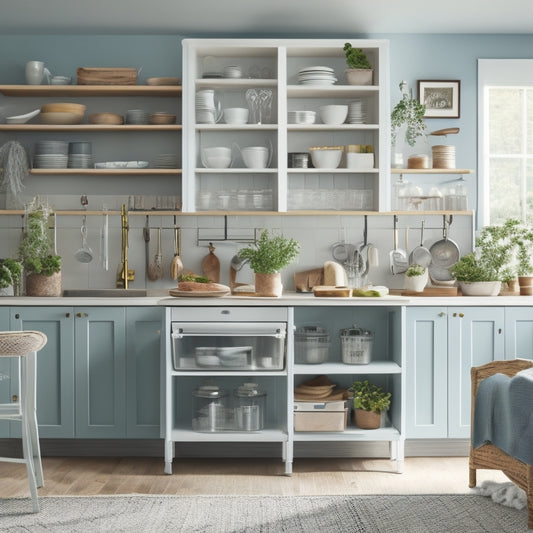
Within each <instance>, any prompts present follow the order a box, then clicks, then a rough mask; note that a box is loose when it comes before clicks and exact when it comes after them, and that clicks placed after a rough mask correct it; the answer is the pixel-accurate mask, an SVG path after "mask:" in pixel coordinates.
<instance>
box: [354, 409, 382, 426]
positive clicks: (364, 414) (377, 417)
mask: <svg viewBox="0 0 533 533" xmlns="http://www.w3.org/2000/svg"><path fill="white" fill-rule="evenodd" d="M353 414H354V419H355V425H356V426H357V427H360V428H361V429H378V428H379V427H380V426H381V413H376V412H375V411H365V410H364V409H354V412H353Z"/></svg>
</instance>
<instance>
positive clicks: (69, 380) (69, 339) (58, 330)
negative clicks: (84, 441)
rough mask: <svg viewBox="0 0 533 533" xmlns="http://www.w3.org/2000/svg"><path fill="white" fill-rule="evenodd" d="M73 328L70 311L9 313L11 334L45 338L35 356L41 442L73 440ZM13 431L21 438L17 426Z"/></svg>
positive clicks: (18, 309) (32, 309)
mask: <svg viewBox="0 0 533 533" xmlns="http://www.w3.org/2000/svg"><path fill="white" fill-rule="evenodd" d="M2 311H3V309H2ZM72 327H73V309H72V308H71V307H12V308H11V310H10V328H9V329H10V330H38V331H42V332H43V333H44V334H45V335H46V336H47V337H48V342H47V343H46V346H44V348H42V349H41V350H40V351H39V353H38V354H37V420H38V422H39V435H40V437H42V438H62V437H65V438H68V437H74V336H73V329H72ZM12 394H15V391H12ZM16 426H18V428H16ZM13 429H14V431H16V432H17V433H18V435H20V424H17V425H15V424H14V425H13ZM12 436H17V435H13V434H12Z"/></svg>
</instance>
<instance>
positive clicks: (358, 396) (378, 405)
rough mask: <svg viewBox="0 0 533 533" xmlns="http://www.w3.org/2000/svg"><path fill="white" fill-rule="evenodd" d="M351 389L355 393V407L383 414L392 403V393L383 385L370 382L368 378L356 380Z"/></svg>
mask: <svg viewBox="0 0 533 533" xmlns="http://www.w3.org/2000/svg"><path fill="white" fill-rule="evenodd" d="M349 390H350V391H351V392H352V393H353V407H354V409H362V410H363V411H371V412H374V413H379V414H381V412H382V411H387V410H388V408H389V407H390V403H391V396H392V395H391V393H390V392H386V391H385V389H383V387H380V386H378V385H375V384H373V383H370V382H369V381H368V379H365V380H364V381H355V382H354V383H353V384H352V386H351V387H350V388H349Z"/></svg>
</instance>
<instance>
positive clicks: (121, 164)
mask: <svg viewBox="0 0 533 533" xmlns="http://www.w3.org/2000/svg"><path fill="white" fill-rule="evenodd" d="M148 164H149V163H148V161H106V162H104V163H95V164H94V168H107V169H109V168H111V169H113V168H147V167H148Z"/></svg>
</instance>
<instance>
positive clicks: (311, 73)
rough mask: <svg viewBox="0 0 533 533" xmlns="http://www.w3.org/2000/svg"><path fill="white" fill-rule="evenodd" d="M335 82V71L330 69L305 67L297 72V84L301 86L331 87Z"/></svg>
mask: <svg viewBox="0 0 533 533" xmlns="http://www.w3.org/2000/svg"><path fill="white" fill-rule="evenodd" d="M336 81H337V78H336V77H335V71H334V70H333V69H332V68H330V67H323V66H313V67H305V68H302V69H300V70H299V71H298V83H299V84H301V85H333V84H334V83H335V82H336Z"/></svg>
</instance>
